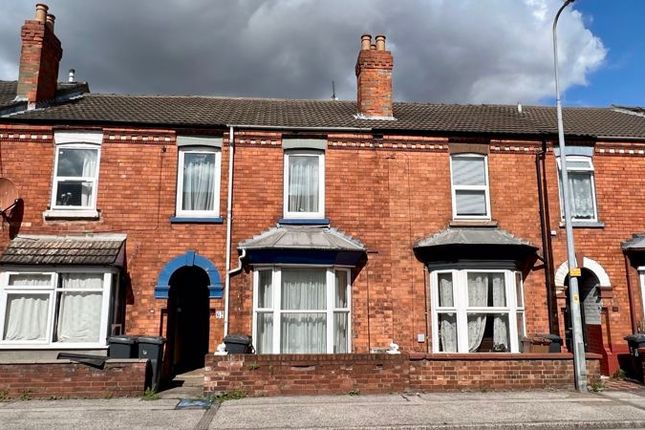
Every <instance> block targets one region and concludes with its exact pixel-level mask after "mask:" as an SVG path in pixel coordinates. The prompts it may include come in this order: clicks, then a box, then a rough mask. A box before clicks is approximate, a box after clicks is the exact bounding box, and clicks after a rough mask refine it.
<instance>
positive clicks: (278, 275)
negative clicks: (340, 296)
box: [252, 264, 352, 354]
mask: <svg viewBox="0 0 645 430" xmlns="http://www.w3.org/2000/svg"><path fill="white" fill-rule="evenodd" d="M285 269H286V270H288V269H305V270H309V269H310V270H325V282H326V286H325V294H326V296H325V300H326V308H325V309H320V310H312V309H306V310H297V309H288V310H283V309H282V300H281V294H282V288H281V287H282V270H285ZM261 271H270V272H271V306H272V307H271V308H260V307H258V298H259V296H258V287H259V280H260V272H261ZM337 271H343V272H345V273H346V281H347V283H346V285H345V288H346V291H347V307H346V308H339V307H336V296H335V290H336V272H337ZM252 282H253V318H252V320H253V321H252V324H253V330H252V339H253V347H254V348H255V350H256V351H257V350H258V348H257V343H256V342H257V321H258V318H257V315H258V313H271V314H272V315H273V333H272V351H271V352H263V353H262V354H282V352H281V351H280V345H281V340H282V338H281V324H280V322H281V316H282V314H288V313H325V314H326V335H327V339H326V345H327V351H326V352H322V353H321V354H336V353H335V352H334V315H335V314H336V313H346V314H347V352H344V353H338V354H346V353H351V351H352V281H351V268H350V267H347V266H316V265H300V264H284V265H276V266H268V265H267V266H256V267H254V269H253V281H252Z"/></svg>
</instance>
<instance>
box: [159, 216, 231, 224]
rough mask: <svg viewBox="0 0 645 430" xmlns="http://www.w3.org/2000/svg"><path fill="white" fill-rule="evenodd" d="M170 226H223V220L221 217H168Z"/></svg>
mask: <svg viewBox="0 0 645 430" xmlns="http://www.w3.org/2000/svg"><path fill="white" fill-rule="evenodd" d="M170 223H171V224H223V223H224V218H222V217H221V216H217V217H182V216H172V217H170Z"/></svg>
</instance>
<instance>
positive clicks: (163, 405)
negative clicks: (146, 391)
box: [0, 399, 204, 430]
mask: <svg viewBox="0 0 645 430" xmlns="http://www.w3.org/2000/svg"><path fill="white" fill-rule="evenodd" d="M176 405H177V401H176V400H150V401H145V400H141V399H103V400H53V401H38V400H30V401H24V402H2V403H0V428H3V429H5V428H6V429H19V430H32V429H33V430H36V429H38V430H41V429H54V430H58V429H60V430H63V429H64V430H69V429H74V428H76V429H89V428H91V429H96V430H104V429H105V430H108V429H110V430H112V429H133V430H135V429H170V428H172V429H194V428H195V427H196V426H197V424H198V423H199V421H200V419H201V417H202V416H203V415H204V411H203V410H175V406H176Z"/></svg>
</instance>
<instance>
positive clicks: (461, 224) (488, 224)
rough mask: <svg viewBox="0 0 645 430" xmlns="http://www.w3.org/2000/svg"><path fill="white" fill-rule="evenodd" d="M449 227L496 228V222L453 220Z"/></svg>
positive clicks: (486, 220)
mask: <svg viewBox="0 0 645 430" xmlns="http://www.w3.org/2000/svg"><path fill="white" fill-rule="evenodd" d="M448 225H449V227H497V221H493V220H489V219H453V220H452V221H450V224H448Z"/></svg>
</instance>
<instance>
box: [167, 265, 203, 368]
mask: <svg viewBox="0 0 645 430" xmlns="http://www.w3.org/2000/svg"><path fill="white" fill-rule="evenodd" d="M208 282H209V280H208V275H207V274H206V272H204V270H202V269H200V268H198V267H194V266H193V267H182V268H180V269H178V270H177V271H176V272H175V273H174V274H173V275H172V277H171V278H170V291H169V294H168V326H167V332H166V337H167V339H168V344H167V345H168V346H167V350H166V351H167V352H166V353H167V354H168V355H167V360H168V361H169V365H170V368H171V373H172V375H177V374H179V373H184V372H187V371H190V370H194V369H199V368H202V367H204V357H205V355H206V354H207V353H208V336H209V298H208Z"/></svg>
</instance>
